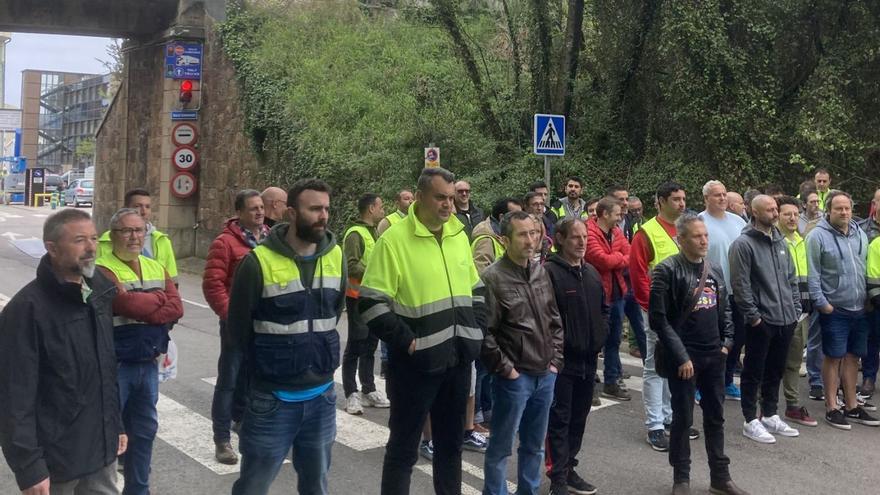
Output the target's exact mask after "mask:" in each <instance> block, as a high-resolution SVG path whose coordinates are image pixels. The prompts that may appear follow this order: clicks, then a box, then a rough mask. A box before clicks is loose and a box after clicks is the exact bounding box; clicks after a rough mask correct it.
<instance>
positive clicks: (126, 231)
mask: <svg viewBox="0 0 880 495" xmlns="http://www.w3.org/2000/svg"><path fill="white" fill-rule="evenodd" d="M113 232H116V233H117V234H121V235H122V237H131V236H132V235H133V234H136V235H137V236H138V237H142V236H143V235H144V234H146V233H147V229H132V228H124V229H113Z"/></svg>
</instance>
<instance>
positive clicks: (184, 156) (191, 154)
mask: <svg viewBox="0 0 880 495" xmlns="http://www.w3.org/2000/svg"><path fill="white" fill-rule="evenodd" d="M171 163H173V164H174V167H175V168H176V169H177V170H180V171H181V172H185V171H187V170H194V169H195V168H196V167H197V166H198V165H199V154H198V152H196V150H195V149H193V147H192V146H178V147H177V148H176V149H175V150H174V154H173V155H172V156H171Z"/></svg>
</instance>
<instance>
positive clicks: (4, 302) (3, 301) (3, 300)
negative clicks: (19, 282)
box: [0, 294, 9, 309]
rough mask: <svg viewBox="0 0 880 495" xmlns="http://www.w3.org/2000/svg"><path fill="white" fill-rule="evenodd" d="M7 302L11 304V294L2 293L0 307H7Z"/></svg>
mask: <svg viewBox="0 0 880 495" xmlns="http://www.w3.org/2000/svg"><path fill="white" fill-rule="evenodd" d="M7 304H9V296H7V295H6V294H0V309H3V308H5V307H6V305H7Z"/></svg>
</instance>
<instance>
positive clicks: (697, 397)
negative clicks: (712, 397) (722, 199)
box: [694, 390, 703, 405]
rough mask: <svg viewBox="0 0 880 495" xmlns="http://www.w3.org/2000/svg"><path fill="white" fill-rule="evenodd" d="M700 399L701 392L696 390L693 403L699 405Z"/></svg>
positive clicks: (701, 398) (701, 396)
mask: <svg viewBox="0 0 880 495" xmlns="http://www.w3.org/2000/svg"><path fill="white" fill-rule="evenodd" d="M701 400H703V394H701V393H700V391H699V390H697V393H695V394H694V403H695V404H697V405H700V401H701Z"/></svg>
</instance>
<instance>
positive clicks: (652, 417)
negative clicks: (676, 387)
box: [642, 311, 672, 431]
mask: <svg viewBox="0 0 880 495" xmlns="http://www.w3.org/2000/svg"><path fill="white" fill-rule="evenodd" d="M642 315H643V316H644V318H645V321H648V312H647V311H643V312H642ZM645 335H646V337H647V338H646V339H645V343H646V344H647V345H646V346H645V347H646V349H647V352H646V353H645V367H644V368H642V378H643V382H642V401H644V403H645V426H646V427H647V428H648V431H654V430H660V429H662V428H663V425H665V424H666V425H668V424H671V423H672V395H671V394H670V392H669V382H668V381H666V379H665V378H663V377H661V376H660V375H658V374H657V370H656V369H655V368H654V346H655V345H656V343H657V334H656V333H654V331H653V330H651V329H650V328H645Z"/></svg>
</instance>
